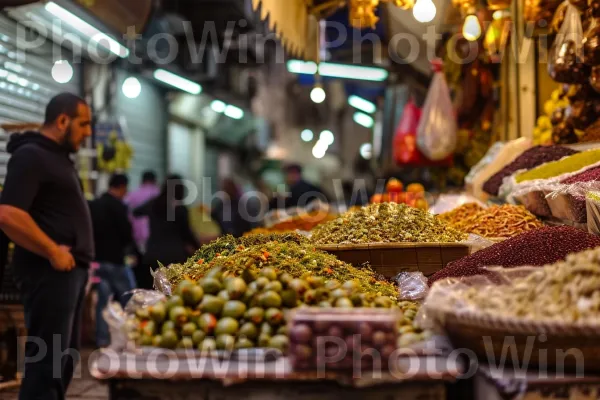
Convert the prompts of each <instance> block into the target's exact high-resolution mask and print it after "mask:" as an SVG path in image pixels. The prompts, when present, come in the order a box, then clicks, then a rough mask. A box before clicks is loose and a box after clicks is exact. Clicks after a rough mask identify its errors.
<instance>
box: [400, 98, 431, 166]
mask: <svg viewBox="0 0 600 400" xmlns="http://www.w3.org/2000/svg"><path fill="white" fill-rule="evenodd" d="M420 120H421V109H419V107H417V106H416V105H415V103H413V102H412V100H409V101H408V103H407V104H406V106H404V111H403V112H402V118H400V123H399V124H398V128H397V129H396V134H395V135H394V160H395V161H396V163H397V164H399V165H420V164H422V163H423V162H424V157H423V155H422V154H421V152H420V151H419V149H418V148H417V128H418V126H419V121H420Z"/></svg>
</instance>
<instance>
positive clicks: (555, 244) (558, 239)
mask: <svg viewBox="0 0 600 400" xmlns="http://www.w3.org/2000/svg"><path fill="white" fill-rule="evenodd" d="M598 246H600V237H598V236H594V235H591V234H589V233H587V232H585V231H582V230H580V229H576V228H573V227H570V226H554V227H546V228H540V229H535V230H532V231H529V232H525V233H522V234H521V235H518V236H515V237H513V238H511V239H508V240H505V241H503V242H500V243H496V244H495V245H493V246H490V247H488V248H485V249H483V250H480V251H478V252H476V253H473V254H471V255H469V256H467V257H463V258H461V259H460V260H457V261H454V262H452V263H450V264H448V265H447V266H446V267H445V268H443V269H441V270H440V271H438V272H437V273H435V274H434V275H433V276H431V277H430V278H429V285H432V284H433V282H435V281H437V280H439V279H444V278H450V277H453V278H459V277H463V276H473V275H482V274H483V275H491V274H488V273H487V272H486V271H485V270H482V267H486V266H501V267H518V266H523V265H531V266H542V265H546V264H552V263H555V262H557V261H561V260H564V259H565V257H566V256H567V255H568V254H571V253H579V252H581V251H584V250H587V249H592V248H594V247H598Z"/></svg>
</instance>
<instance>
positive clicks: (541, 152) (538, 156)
mask: <svg viewBox="0 0 600 400" xmlns="http://www.w3.org/2000/svg"><path fill="white" fill-rule="evenodd" d="M575 153H577V151H575V150H571V149H569V148H566V147H562V146H535V147H532V148H531V149H529V150H526V151H525V152H523V154H521V155H520V156H519V157H517V158H516V159H515V160H514V161H513V162H511V163H510V164H508V165H507V166H506V167H504V168H502V169H501V170H500V171H498V172H497V173H496V174H495V175H493V176H492V177H491V178H490V179H488V180H487V182H485V183H484V185H483V190H484V191H485V192H486V193H489V194H491V195H492V196H498V191H499V190H500V186H502V181H503V180H504V178H506V177H507V176H510V175H512V174H514V173H515V172H517V171H519V170H521V169H525V170H530V169H532V168H535V167H537V166H538V165H542V164H544V163H547V162H550V161H556V160H560V159H561V158H563V157H565V156H570V155H571V154H575Z"/></svg>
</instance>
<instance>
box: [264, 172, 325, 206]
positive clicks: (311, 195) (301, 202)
mask: <svg viewBox="0 0 600 400" xmlns="http://www.w3.org/2000/svg"><path fill="white" fill-rule="evenodd" d="M283 171H284V174H285V183H286V184H287V186H288V192H289V193H288V196H287V197H286V198H285V201H278V200H280V199H277V198H275V199H273V200H274V201H275V204H274V205H273V203H272V207H271V208H273V206H274V207H277V208H280V207H281V205H282V204H283V205H284V206H285V208H290V207H304V206H306V205H307V204H309V203H310V202H312V201H313V200H316V199H320V200H322V201H325V202H327V201H328V199H327V196H326V195H325V192H323V190H322V189H321V188H320V187H318V186H315V185H313V184H312V183H310V182H307V181H306V180H304V179H303V178H302V167H301V166H300V165H298V164H290V165H287V166H285V167H284V168H283Z"/></svg>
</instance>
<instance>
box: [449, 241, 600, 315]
mask: <svg viewBox="0 0 600 400" xmlns="http://www.w3.org/2000/svg"><path fill="white" fill-rule="evenodd" d="M459 298H460V300H461V301H464V302H466V303H467V306H471V307H473V308H475V309H476V310H478V311H483V312H485V313H487V314H492V315H494V316H496V315H500V316H506V317H517V318H525V319H530V320H534V321H560V322H598V321H599V319H600V250H598V249H596V250H589V251H585V252H582V253H579V254H572V255H570V256H568V257H567V259H566V261H563V262H559V263H556V264H553V265H547V266H545V267H543V268H540V269H539V270H537V271H535V272H532V273H531V274H530V275H528V276H527V277H524V278H517V279H514V280H513V281H512V282H511V283H510V284H508V285H498V286H490V287H486V288H485V290H480V288H479V289H478V288H470V289H468V290H466V291H464V292H463V293H461V295H460V296H459Z"/></svg>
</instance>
